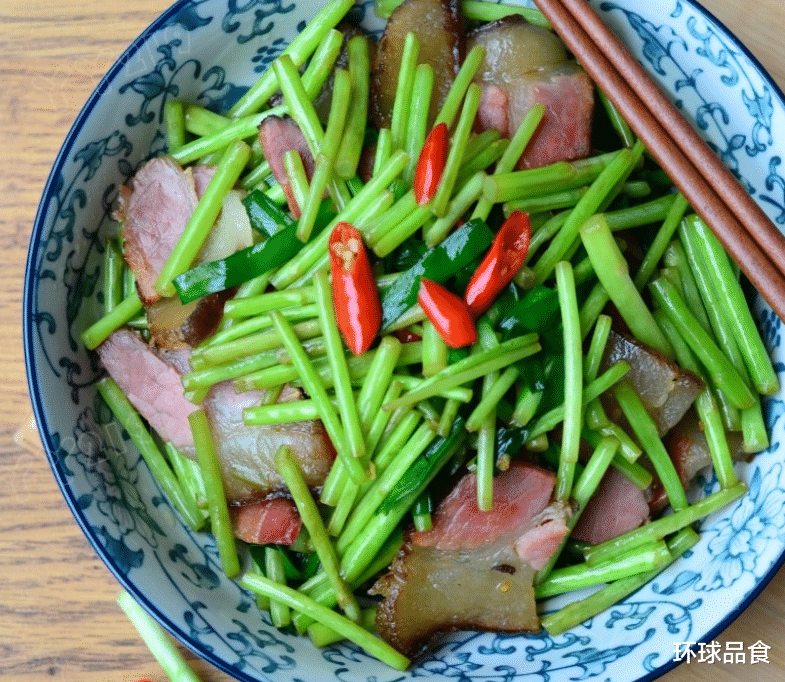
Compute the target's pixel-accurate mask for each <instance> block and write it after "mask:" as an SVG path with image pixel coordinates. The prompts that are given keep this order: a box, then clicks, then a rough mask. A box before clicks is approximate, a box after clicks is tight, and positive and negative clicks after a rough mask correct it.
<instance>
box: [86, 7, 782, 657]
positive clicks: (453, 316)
mask: <svg viewBox="0 0 785 682" xmlns="http://www.w3.org/2000/svg"><path fill="white" fill-rule="evenodd" d="M352 4H353V3H352V0H330V1H329V2H328V3H327V4H326V5H325V7H324V8H323V9H322V10H320V12H319V13H318V14H317V16H316V18H315V19H314V20H313V21H312V22H311V23H310V24H309V25H308V26H307V27H306V28H305V30H303V31H302V32H301V33H300V34H299V36H298V37H297V38H296V39H295V40H294V41H293V42H292V43H291V44H290V45H289V47H288V48H287V49H286V50H285V51H284V52H283V53H282V54H281V55H280V56H279V57H278V58H277V59H276V60H275V61H274V62H273V63H272V65H271V67H270V69H269V71H268V72H267V73H265V74H264V75H263V76H262V78H261V79H260V80H259V81H258V82H257V83H256V84H254V85H253V86H252V87H251V88H250V89H249V90H248V92H247V93H246V94H245V95H244V96H243V97H242V98H241V99H240V100H239V101H238V102H237V103H236V104H235V105H234V106H233V107H232V109H231V110H229V111H228V112H215V111H209V110H207V109H204V108H202V107H200V106H198V105H196V104H193V103H187V102H179V101H172V102H169V103H168V104H167V108H166V125H167V139H168V144H169V147H168V153H167V155H165V156H159V157H155V158H151V159H149V160H146V161H145V162H144V163H142V164H141V165H140V167H139V168H138V170H137V172H136V174H135V175H134V177H133V180H132V181H131V182H130V183H129V184H128V186H126V187H123V188H122V190H121V192H120V195H119V197H118V201H117V206H116V209H115V212H114V216H115V218H116V220H117V222H118V231H117V234H115V235H111V236H110V237H109V239H108V240H107V243H106V251H105V263H104V301H105V306H106V310H105V316H104V317H103V318H101V319H100V320H98V321H97V322H96V323H95V324H94V325H93V326H92V327H90V328H89V329H87V330H86V331H85V332H84V334H83V340H84V342H85V345H86V346H87V347H88V348H90V349H95V350H96V352H97V353H98V355H99V357H100V359H101V361H102V363H103V366H104V367H105V369H106V372H107V375H108V376H107V377H106V378H104V379H102V380H101V382H100V384H99V391H100V393H101V395H102V396H103V398H104V399H105V400H106V402H107V403H108V404H109V406H110V407H111V408H112V410H113V411H114V413H115V415H116V417H117V419H118V420H119V422H120V423H122V425H123V426H124V427H125V428H126V430H127V431H128V432H129V434H130V435H131V437H132V439H133V440H134V442H135V443H136V445H137V446H138V448H139V450H140V452H141V453H142V455H143V456H144V458H145V460H146V461H147V463H148V464H149V466H150V469H151V472H152V474H153V475H154V476H155V477H156V479H157V482H158V484H159V485H160V486H161V488H162V490H164V492H165V493H166V494H167V495H168V496H169V499H170V501H171V503H172V504H173V505H174V506H175V507H176V508H177V509H178V511H179V512H180V514H181V515H182V518H183V520H184V522H185V523H187V524H188V525H189V526H190V527H191V528H192V529H193V530H194V531H205V532H207V531H209V532H211V533H212V534H213V535H214V536H215V541H216V544H217V547H218V551H219V556H220V560H221V564H222V566H223V569H224V571H225V572H226V574H227V575H228V576H230V577H232V578H236V579H237V580H238V581H239V582H240V584H241V585H242V586H243V587H245V588H247V589H249V590H251V591H253V592H255V593H257V595H258V603H259V606H260V610H261V611H260V618H262V617H263V616H262V613H261V612H269V619H270V620H271V622H272V623H273V624H274V625H275V626H277V627H280V628H289V629H293V630H296V631H297V632H299V633H302V634H305V633H307V634H308V635H309V636H310V637H311V639H312V640H313V641H314V643H315V644H317V645H318V646H324V645H327V644H329V643H332V642H336V641H339V640H341V639H344V638H349V639H352V640H353V641H355V642H356V643H357V644H359V645H360V646H361V647H363V648H364V649H366V650H367V651H368V652H369V653H371V654H373V655H375V656H378V657H379V658H380V659H382V660H384V661H386V662H387V663H389V664H390V665H392V666H395V667H398V668H406V667H407V666H408V665H409V664H410V661H411V658H412V657H416V656H418V655H420V654H421V653H422V652H423V651H425V650H427V649H428V647H429V646H431V645H433V644H434V643H435V642H437V641H438V635H439V634H440V633H444V632H449V631H451V630H456V629H486V630H494V631H505V632H522V631H536V630H539V629H540V628H543V627H544V628H545V629H546V630H548V631H549V632H550V633H552V634H555V633H559V632H563V631H564V630H566V629H568V628H570V627H572V626H574V625H577V624H578V623H580V622H582V621H583V620H585V619H587V618H589V617H591V616H593V615H596V614H597V613H599V612H600V611H602V610H603V609H605V608H607V607H609V606H610V605H612V604H613V603H615V602H616V601H618V600H620V599H622V598H623V597H624V596H626V595H627V594H629V593H630V592H632V591H634V590H635V589H637V588H639V587H641V586H642V585H644V584H645V583H646V582H648V581H649V580H651V578H652V577H653V576H655V575H656V574H657V573H658V572H659V571H661V570H663V569H664V568H665V567H666V566H668V565H669V564H670V563H671V562H673V561H675V560H676V559H677V558H678V557H679V556H680V555H681V554H683V553H684V552H685V551H686V550H687V549H688V548H689V547H690V546H692V545H693V544H694V543H695V542H696V541H697V539H698V536H697V534H696V532H695V531H694V529H693V528H692V525H693V524H694V523H695V522H696V521H697V520H699V519H701V518H703V517H705V516H706V515H707V514H709V513H711V512H713V511H716V510H718V509H720V508H721V507H723V506H725V505H726V504H728V503H730V502H732V501H733V500H735V499H736V498H738V497H739V496H741V495H743V494H744V492H745V490H746V488H745V485H744V484H743V483H742V482H740V481H739V480H738V479H737V477H736V474H735V472H734V461H738V460H743V459H747V458H749V457H751V456H752V455H753V454H754V453H756V452H759V451H761V450H763V449H765V448H767V447H768V435H767V432H766V425H765V422H764V418H763V412H762V408H761V400H762V396H765V395H770V394H772V393H774V392H775V391H777V390H778V383H777V378H776V375H775V373H774V370H773V368H772V365H771V362H770V360H769V358H768V355H767V352H766V348H765V347H764V344H763V342H762V340H761V337H760V335H759V333H758V331H757V329H756V326H755V321H754V318H753V316H752V314H751V312H750V309H749V307H748V305H747V302H746V299H745V294H744V289H743V283H742V282H741V281H740V278H739V275H738V272H737V269H736V267H735V266H734V264H733V263H732V262H731V261H730V260H729V258H728V257H727V255H726V254H725V252H724V251H723V249H722V247H721V246H720V244H719V242H718V241H717V240H716V238H715V237H714V236H713V235H712V233H711V232H710V231H709V230H708V229H707V227H706V225H704V224H703V222H702V221H701V220H700V219H699V218H698V217H697V216H695V215H694V214H693V212H692V211H691V209H690V207H689V205H688V203H687V202H686V201H685V199H684V198H683V197H682V196H681V195H680V194H679V193H678V192H677V191H676V190H675V189H674V187H673V185H672V183H671V181H670V179H669V178H668V177H667V176H666V175H665V174H664V173H663V172H662V171H661V170H660V169H659V168H657V167H656V166H655V165H654V163H653V162H652V160H651V159H650V158H649V157H648V156H647V154H646V150H645V149H644V148H643V146H642V145H641V144H640V142H639V141H638V140H636V139H635V137H634V136H633V134H632V133H631V132H630V129H629V127H628V126H627V125H626V123H625V122H624V121H623V120H622V119H621V118H620V117H619V116H618V115H617V114H616V112H615V110H614V108H613V106H612V105H611V104H610V103H609V102H608V101H607V99H606V98H605V97H604V96H603V95H602V93H600V92H598V91H597V90H596V89H595V87H594V84H593V83H592V81H591V80H590V79H589V77H588V76H587V74H586V73H585V72H584V71H583V69H582V68H581V67H580V65H579V64H577V63H576V62H575V60H574V59H572V57H571V56H570V54H569V53H568V52H567V51H566V50H565V48H564V46H563V45H562V43H561V42H560V41H559V39H558V38H557V37H556V36H555V35H554V34H553V33H552V31H551V30H550V29H549V28H548V27H547V24H546V23H545V22H544V20H543V17H542V16H541V15H540V14H539V13H538V12H536V11H535V10H530V9H520V10H519V11H516V12H515V13H512V14H507V13H508V12H510V11H511V10H510V8H509V7H507V8H505V7H502V6H499V5H494V4H484V3H481V2H464V3H459V2H457V1H455V0H404V2H402V3H401V2H400V0H398V1H397V2H396V1H394V0H393V2H391V3H384V2H380V3H379V4H378V5H377V10H378V11H379V13H380V14H382V15H384V16H389V19H388V23H387V25H386V29H385V31H384V33H383V35H382V36H381V37H380V39H379V40H378V41H377V40H375V39H374V38H373V37H372V36H370V35H368V34H367V33H365V32H364V31H363V30H362V29H361V28H359V27H357V26H354V25H352V23H351V21H350V18H346V17H345V15H347V13H349V14H350V10H351V8H352ZM709 467H713V468H712V469H709ZM707 471H709V472H713V474H712V473H706V472H707ZM700 472H704V475H706V476H710V475H714V476H716V480H717V483H718V485H717V492H714V493H712V494H710V495H708V496H706V497H703V498H702V499H698V500H697V501H692V500H693V496H691V495H690V494H689V493H690V490H691V487H692V483H693V481H694V479H695V478H696V476H698V474H699V473H700ZM666 507H667V508H670V510H671V511H672V513H669V514H667V515H664V516H663V515H661V512H662V511H663V510H664V509H665V508H666ZM241 557H245V558H246V559H247V561H243V560H242V559H241ZM246 566H250V568H248V569H246V568H245V567H246ZM586 587H594V588H596V589H595V590H594V591H593V592H592V593H591V594H590V595H589V596H585V593H582V596H581V598H577V597H576V598H575V599H573V600H572V601H571V602H570V603H568V604H567V605H566V606H563V607H561V608H559V609H558V610H550V611H548V612H546V613H545V614H543V613H542V610H541V608H540V606H541V605H542V603H543V600H545V599H547V598H548V597H552V596H555V595H561V594H565V593H568V592H572V591H576V590H580V589H581V588H586ZM264 617H265V618H266V617H268V616H264Z"/></svg>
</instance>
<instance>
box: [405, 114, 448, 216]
mask: <svg viewBox="0 0 785 682" xmlns="http://www.w3.org/2000/svg"><path fill="white" fill-rule="evenodd" d="M448 142H449V130H448V129H447V124H446V123H439V125H437V126H434V128H433V130H431V132H430V133H428V137H426V138H425V143H424V144H423V146H422V151H421V152H420V158H419V159H418V160H417V168H416V169H415V171H414V183H413V184H414V198H415V199H416V200H417V203H418V204H419V205H420V206H422V205H423V204H427V203H428V202H429V201H430V200H431V199H432V198H433V195H434V194H436V188H437V187H438V186H439V181H440V180H441V179H442V173H443V172H444V166H445V164H446V163H447V145H448Z"/></svg>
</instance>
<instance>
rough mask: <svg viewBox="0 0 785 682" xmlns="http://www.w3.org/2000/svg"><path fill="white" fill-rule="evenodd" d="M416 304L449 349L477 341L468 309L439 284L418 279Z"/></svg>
mask: <svg viewBox="0 0 785 682" xmlns="http://www.w3.org/2000/svg"><path fill="white" fill-rule="evenodd" d="M417 302H418V303H419V304H420V307H421V308H422V309H423V311H424V312H425V314H426V315H427V316H428V319H429V320H430V321H431V322H432V323H433V326H434V327H435V328H436V331H438V332H439V335H440V336H441V337H442V338H443V339H444V340H445V342H446V343H447V345H448V346H450V347H451V348H461V347H463V346H470V345H471V344H473V343H474V342H475V341H476V340H477V328H476V327H475V326H474V320H473V319H472V316H471V314H470V313H469V307H468V306H467V305H466V303H464V302H463V300H462V299H461V298H460V297H458V296H456V295H455V294H453V293H452V292H450V291H448V290H447V289H445V288H444V287H443V286H442V285H441V284H437V283H436V282H434V281H433V280H430V279H425V277H423V278H422V279H420V290H419V291H418V292H417Z"/></svg>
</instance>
